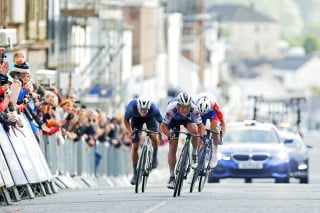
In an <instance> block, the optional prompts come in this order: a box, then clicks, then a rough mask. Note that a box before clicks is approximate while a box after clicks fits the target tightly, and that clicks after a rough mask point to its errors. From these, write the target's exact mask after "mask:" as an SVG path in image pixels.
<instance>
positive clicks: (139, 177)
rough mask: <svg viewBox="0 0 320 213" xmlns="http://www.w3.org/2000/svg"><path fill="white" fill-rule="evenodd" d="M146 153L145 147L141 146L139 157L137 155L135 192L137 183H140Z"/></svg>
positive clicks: (137, 186) (137, 189)
mask: <svg viewBox="0 0 320 213" xmlns="http://www.w3.org/2000/svg"><path fill="white" fill-rule="evenodd" d="M146 155H147V147H146V146H143V147H142V151H141V154H140V157H139V161H138V168H137V179H136V187H135V192H136V193H138V192H139V185H140V183H141V180H142V177H143V174H144V169H145V164H146Z"/></svg>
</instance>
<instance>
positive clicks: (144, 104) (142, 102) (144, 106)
mask: <svg viewBox="0 0 320 213" xmlns="http://www.w3.org/2000/svg"><path fill="white" fill-rule="evenodd" d="M137 106H138V109H139V110H148V109H150V106H151V101H150V100H148V99H147V98H145V97H139V98H138V99H137Z"/></svg>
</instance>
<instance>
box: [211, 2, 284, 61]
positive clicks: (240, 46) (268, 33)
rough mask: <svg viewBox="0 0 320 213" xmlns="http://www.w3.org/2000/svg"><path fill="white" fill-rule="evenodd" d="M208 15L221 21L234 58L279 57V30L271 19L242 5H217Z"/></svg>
mask: <svg viewBox="0 0 320 213" xmlns="http://www.w3.org/2000/svg"><path fill="white" fill-rule="evenodd" d="M208 13H209V14H210V15H212V16H215V17H217V19H218V20H220V22H221V25H222V32H221V33H222V34H223V36H227V37H228V38H229V42H230V45H231V50H230V53H231V55H232V57H233V58H234V59H244V58H251V59H255V58H268V59H275V58H279V56H280V49H279V47H278V42H279V39H280V27H279V24H278V23H277V22H275V21H274V20H272V19H271V18H269V17H266V16H264V15H262V14H261V13H259V12H257V11H256V10H254V9H253V8H247V7H245V6H242V5H214V6H213V7H211V8H209V9H208Z"/></svg>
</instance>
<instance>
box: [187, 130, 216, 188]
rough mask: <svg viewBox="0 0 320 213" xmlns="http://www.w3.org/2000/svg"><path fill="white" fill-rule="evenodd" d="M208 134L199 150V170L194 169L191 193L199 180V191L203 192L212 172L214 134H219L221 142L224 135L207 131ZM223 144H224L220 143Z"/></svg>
mask: <svg viewBox="0 0 320 213" xmlns="http://www.w3.org/2000/svg"><path fill="white" fill-rule="evenodd" d="M206 131H207V134H206V135H205V136H204V137H203V138H202V144H201V147H200V150H199V162H198V166H197V168H195V169H194V174H193V178H192V181H191V186H190V193H192V191H193V188H194V185H195V183H196V181H197V180H198V179H199V185H198V191H199V192H201V191H202V190H203V187H204V185H205V183H206V181H207V177H208V174H209V171H210V169H211V168H210V161H211V159H212V152H213V140H212V134H219V135H220V140H221V139H222V133H221V131H220V132H217V131H213V130H210V129H206ZM220 144H222V143H220Z"/></svg>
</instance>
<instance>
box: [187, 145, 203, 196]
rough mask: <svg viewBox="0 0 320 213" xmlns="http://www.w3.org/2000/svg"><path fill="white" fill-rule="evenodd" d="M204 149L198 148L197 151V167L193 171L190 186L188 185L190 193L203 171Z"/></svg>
mask: <svg viewBox="0 0 320 213" xmlns="http://www.w3.org/2000/svg"><path fill="white" fill-rule="evenodd" d="M205 157H206V156H205V149H204V148H203V147H201V148H200V151H199V161H198V166H197V168H195V169H194V173H193V177H192V181H191V185H190V193H192V191H193V188H194V186H195V184H196V182H197V180H198V177H199V174H201V172H202V171H203V165H204V160H205Z"/></svg>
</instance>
